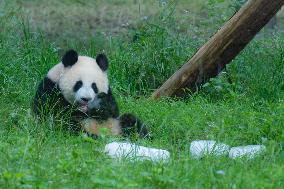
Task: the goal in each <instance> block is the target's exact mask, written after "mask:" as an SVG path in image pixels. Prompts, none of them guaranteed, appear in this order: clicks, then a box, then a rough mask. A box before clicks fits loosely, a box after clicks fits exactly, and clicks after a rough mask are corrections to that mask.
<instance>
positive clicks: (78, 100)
mask: <svg viewBox="0 0 284 189" xmlns="http://www.w3.org/2000/svg"><path fill="white" fill-rule="evenodd" d="M107 68H108V60H107V57H106V56H105V55H104V54H99V55H97V57H96V59H94V58H91V57H87V56H78V54H77V52H76V51H74V50H69V51H68V52H67V53H66V54H65V55H64V56H63V58H62V61H61V62H60V63H59V64H57V65H56V66H54V67H53V68H52V69H51V70H50V71H49V72H48V75H47V77H49V78H50V79H51V80H52V81H54V82H55V83H57V85H58V86H59V88H60V91H61V93H62V94H63V96H64V98H65V99H66V100H67V101H68V102H69V103H71V104H74V105H76V106H77V107H78V108H79V109H80V110H81V111H84V112H86V111H87V107H88V104H90V103H92V102H94V101H96V100H97V99H98V98H97V97H98V94H99V93H106V94H107V93H108V90H109V83H108V78H107V73H106V71H107Z"/></svg>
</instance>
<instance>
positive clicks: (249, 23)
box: [152, 0, 284, 99]
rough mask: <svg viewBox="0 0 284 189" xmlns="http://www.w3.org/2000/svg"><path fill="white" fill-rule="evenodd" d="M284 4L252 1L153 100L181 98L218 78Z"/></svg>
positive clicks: (273, 0)
mask: <svg viewBox="0 0 284 189" xmlns="http://www.w3.org/2000/svg"><path fill="white" fill-rule="evenodd" d="M283 4H284V0H249V1H248V2H247V3H246V4H245V5H244V6H243V7H242V8H241V9H240V10H239V11H238V12H237V13H236V14H235V15H234V16H233V17H232V18H231V19H230V20H229V21H228V22H227V23H226V24H225V25H224V26H223V27H222V28H221V29H220V30H219V31H218V32H217V33H216V34H215V35H214V36H213V37H212V38H211V39H210V40H209V41H208V42H207V43H206V44H205V45H203V46H202V47H201V48H200V49H199V50H198V51H197V53H196V54H195V55H194V56H193V57H192V58H191V59H190V60H189V61H188V62H187V63H186V64H184V65H183V66H182V67H181V68H180V69H179V70H178V71H176V72H175V73H174V74H173V75H172V76H171V77H170V78H169V79H168V80H167V81H166V82H165V83H164V84H163V85H162V86H161V87H160V88H159V89H157V90H156V91H155V92H154V93H153V94H152V98H154V99H157V98H159V97H161V96H181V95H182V94H184V92H185V90H184V89H189V90H191V91H195V90H196V89H197V87H199V86H200V85H202V84H203V83H204V82H206V81H208V79H210V78H212V77H215V76H216V75H218V73H220V72H221V70H222V69H224V68H225V66H226V64H228V63H230V61H231V60H232V59H233V58H235V57H236V56H237V55H238V54H239V52H240V51H241V50H242V49H243V48H244V47H245V46H246V45H247V44H248V43H249V42H250V41H251V40H252V39H253V37H254V36H255V35H256V34H257V33H258V32H259V31H260V30H261V28H263V27H264V26H265V25H266V24H267V23H268V21H269V20H270V19H271V18H272V17H273V16H274V15H275V14H276V13H277V12H278V10H280V8H281V7H282V5H283Z"/></svg>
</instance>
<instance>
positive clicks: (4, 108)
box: [0, 0, 284, 189]
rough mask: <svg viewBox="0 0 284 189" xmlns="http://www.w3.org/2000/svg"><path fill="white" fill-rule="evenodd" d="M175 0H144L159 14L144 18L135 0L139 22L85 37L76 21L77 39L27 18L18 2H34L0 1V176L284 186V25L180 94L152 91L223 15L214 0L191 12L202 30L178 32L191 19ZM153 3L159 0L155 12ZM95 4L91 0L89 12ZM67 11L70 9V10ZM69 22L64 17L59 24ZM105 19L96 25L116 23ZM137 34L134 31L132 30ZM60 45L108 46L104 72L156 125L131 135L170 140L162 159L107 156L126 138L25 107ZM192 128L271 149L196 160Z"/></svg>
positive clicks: (83, 183)
mask: <svg viewBox="0 0 284 189" xmlns="http://www.w3.org/2000/svg"><path fill="white" fill-rule="evenodd" d="M23 2H25V3H24V4H25V6H28V5H29V6H35V5H38V6H42V5H41V3H39V2H40V1H35V0H34V1H18V2H17V3H23ZM66 2H67V1H66ZM68 2H69V1H68ZM70 2H71V1H70ZM72 2H73V1H72ZM80 2H81V1H75V0H74V3H73V4H72V3H69V4H68V3H67V4H66V5H65V4H64V2H63V3H61V4H60V3H58V4H56V6H55V5H52V6H51V7H53V6H54V7H53V8H56V7H60V6H71V7H72V5H74V6H78V3H79V4H80ZM87 2H89V1H87ZM90 2H91V1H90ZM125 2H126V0H122V1H117V2H116V4H115V3H113V2H112V1H106V3H105V4H103V3H101V2H100V3H101V4H100V6H109V7H113V6H120V7H123V8H122V10H124V9H127V7H125V6H124V3H125ZM131 2H133V3H134V1H131ZM181 2H182V3H181V4H179V5H177V6H176V9H174V10H175V11H174V14H173V15H171V16H170V17H168V16H167V15H168V14H171V10H173V9H171V8H172V7H171V6H170V7H169V8H165V9H164V8H163V7H161V5H159V4H158V3H157V4H155V6H152V5H148V4H147V3H145V4H143V3H142V4H143V5H142V7H145V9H146V7H151V10H150V9H149V10H148V11H149V12H150V13H151V14H153V15H154V16H153V19H151V20H149V21H141V20H140V19H136V18H135V11H133V12H130V13H129V15H130V16H129V17H130V18H131V19H133V25H134V26H135V27H134V29H133V28H132V29H131V28H127V29H125V30H123V31H120V32H119V33H116V34H115V35H103V34H102V35H96V36H91V37H88V38H86V39H87V40H86V39H84V38H80V36H85V37H86V33H84V32H83V34H82V33H80V31H79V32H78V33H75V34H74V35H73V34H72V36H73V37H74V36H76V37H74V38H73V39H72V40H71V41H72V42H66V39H68V37H67V36H69V37H70V33H69V31H66V32H63V34H62V36H61V35H60V36H57V39H56V40H54V37H53V35H54V34H56V31H57V30H51V31H54V33H52V35H49V32H50V31H49V30H47V31H45V30H43V29H42V28H40V27H39V28H37V29H35V28H34V26H33V24H34V23H33V20H32V21H27V20H26V15H27V13H26V12H25V11H27V10H30V9H29V8H33V7H29V6H28V7H22V8H20V9H19V8H18V6H15V5H18V4H15V3H16V1H15V2H14V1H9V2H8V1H0V25H1V27H0V96H1V98H0V121H1V125H0V188H3V189H4V188H40V189H41V188H281V187H283V185H284V177H283V175H284V171H283V170H284V152H283V145H284V132H283V130H284V116H283V115H284V98H283V95H284V78H283V73H284V66H283V65H284V60H283V56H284V51H283V42H284V37H283V36H282V35H280V34H279V33H277V32H275V33H266V32H261V33H260V34H259V35H258V36H257V38H256V39H255V40H254V41H253V42H252V43H251V44H250V45H249V46H248V47H247V48H246V49H245V50H244V51H243V52H242V53H241V54H240V55H239V56H238V57H237V58H236V59H235V60H234V61H233V63H232V64H231V65H230V66H229V67H228V69H227V70H226V72H224V73H222V74H221V75H220V76H219V77H217V78H214V79H212V80H211V81H210V82H208V83H207V84H206V85H205V86H204V87H202V88H201V89H200V90H199V92H198V93H195V94H192V95H191V96H190V97H188V98H187V99H168V98H165V99H162V100H160V101H152V100H149V99H148V97H149V96H150V94H151V92H152V91H153V89H155V88H157V87H158V86H159V85H160V84H161V83H163V81H165V79H167V78H168V77H169V76H170V75H171V74H172V73H173V72H174V71H175V70H176V69H177V68H179V67H180V66H181V65H182V64H183V63H184V62H185V61H186V60H187V59H188V58H189V57H190V56H191V55H193V54H194V52H195V51H196V50H197V49H198V47H199V46H200V45H201V44H202V43H203V42H204V41H206V39H207V38H208V36H210V32H208V33H207V34H204V33H206V32H205V31H204V30H203V28H205V27H206V24H209V25H207V27H208V28H211V29H210V30H212V28H218V27H219V26H220V21H216V20H218V18H219V16H220V15H219V13H218V11H216V12H215V13H214V11H213V10H212V12H211V13H212V14H215V15H213V17H212V19H211V20H210V21H208V20H206V19H205V20H203V19H204V17H200V18H198V20H200V22H198V23H202V24H204V25H202V26H200V27H199V28H196V27H195V30H196V31H195V32H194V33H195V34H198V33H199V35H190V34H189V33H187V32H182V31H188V30H190V29H191V27H193V26H194V24H192V25H188V28H186V26H184V22H183V20H186V19H189V21H188V22H191V21H194V18H193V17H192V15H191V16H190V17H187V16H186V15H182V14H180V13H179V12H178V11H179V10H180V9H179V7H180V6H181V7H182V6H185V5H187V4H186V2H183V1H181ZM210 2H211V1H210ZM212 2H213V1H212ZM37 3H38V4H37ZM1 5H3V6H1ZM4 5H5V6H4ZM201 5H202V4H201ZM201 5H199V4H198V3H196V4H194V3H193V4H192V7H198V8H199V9H202V10H203V11H205V10H204V9H205V8H206V7H207V8H208V9H209V8H210V11H211V9H213V8H212V6H215V7H217V8H218V7H219V6H221V5H220V4H218V3H217V4H214V5H210V7H208V5H206V4H204V7H205V8H204V7H203V8H202V6H201ZM133 6H134V5H133ZM1 7H2V8H1ZM49 8H50V7H49ZM128 8H129V7H128ZM84 9H87V7H85V8H84ZM160 9H162V10H165V11H163V12H162V13H160V12H159V10H160ZM196 9H197V8H196ZM47 10H48V8H47ZM72 10H76V9H74V7H72ZM92 10H93V7H91V8H90V9H89V12H91V11H92ZM64 11H65V9H64ZM64 11H63V12H64ZM81 11H82V10H81ZM43 12H44V11H43ZM89 12H86V14H88V13H89ZM176 12H177V13H176ZM150 13H149V14H150ZM33 14H34V15H37V14H39V15H40V14H41V13H33ZM68 14H71V15H69V16H70V17H72V15H73V14H72V11H70V12H68ZM230 14H231V12H230V11H228V12H224V15H227V16H230ZM133 15H134V16H133ZM83 17H84V15H83ZM106 17H107V16H106ZM106 17H104V19H105V18H106ZM109 18H112V19H113V18H114V17H109ZM165 18H166V19H165ZM78 19H80V18H78ZM63 20H64V19H63ZM37 22H39V21H37ZM52 22H55V20H52ZM52 22H51V23H52ZM198 23H195V24H197V25H198ZM41 24H42V23H41ZM39 26H40V25H39ZM68 26H69V24H68V23H67V24H66V25H65V24H64V25H62V27H63V28H65V30H68ZM100 27H101V28H100V29H101V30H102V31H111V29H110V30H108V27H111V28H112V26H105V25H100ZM180 28H182V29H181V30H180ZM56 29H58V28H56ZM112 29H113V28H112ZM70 30H73V28H71V29H70ZM210 30H209V29H208V30H206V31H210ZM111 32H113V31H111ZM135 34H137V36H138V38H137V39H136V40H135V41H132V39H133V36H135ZM86 41H87V42H86ZM65 48H76V49H77V50H78V51H79V52H80V53H81V54H86V55H90V56H94V55H95V54H96V53H98V52H101V51H105V52H106V54H107V55H108V56H109V59H110V63H111V66H110V70H109V74H110V75H109V77H110V80H111V84H112V86H113V89H114V92H115V95H116V97H117V100H118V103H119V106H120V107H121V111H122V112H134V113H135V114H137V115H139V117H140V118H141V119H142V120H143V121H144V122H146V123H147V125H149V127H150V129H151V132H152V135H153V140H152V141H150V140H139V141H137V143H138V144H140V145H144V146H148V147H156V148H162V149H166V150H168V151H170V153H171V159H170V161H169V163H167V164H160V163H157V164H154V163H151V162H147V161H146V162H131V161H127V160H121V161H116V160H113V159H110V158H109V157H108V156H107V155H106V154H104V153H103V148H104V145H105V144H106V143H107V142H111V141H114V140H121V139H118V138H111V137H106V136H104V137H102V138H101V139H98V140H95V141H92V140H86V139H84V138H83V137H81V136H77V135H72V134H70V133H67V132H66V131H63V130H60V127H61V126H60V125H55V124H54V123H53V122H52V121H47V122H45V123H38V122H37V121H36V120H35V119H34V118H33V117H32V114H31V110H30V104H31V101H32V98H33V95H34V93H35V90H36V86H37V84H38V82H39V80H40V79H41V78H42V77H43V76H44V75H45V74H46V72H47V71H48V69H49V68H50V67H52V65H54V64H56V63H57V62H58V61H59V60H60V56H59V55H58V54H60V53H61V52H62V51H63V49H65ZM198 139H208V140H217V141H220V142H224V143H227V144H229V145H231V146H238V145H249V144H264V145H265V146H266V147H267V151H266V153H265V154H264V155H263V156H260V157H257V158H255V159H253V160H247V159H237V160H232V159H229V158H227V157H222V158H216V157H206V158H204V159H201V160H195V159H193V158H192V157H191V156H190V153H189V146H190V142H191V141H192V140H198ZM220 170H221V171H223V172H224V174H220Z"/></svg>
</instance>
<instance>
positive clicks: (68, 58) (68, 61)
mask: <svg viewBox="0 0 284 189" xmlns="http://www.w3.org/2000/svg"><path fill="white" fill-rule="evenodd" d="M77 61H78V53H77V52H76V51H74V50H72V49H71V50H69V51H67V52H66V53H65V55H64V56H63V57H62V63H63V65H64V66H65V67H68V66H73V65H74V64H75V63H76V62H77Z"/></svg>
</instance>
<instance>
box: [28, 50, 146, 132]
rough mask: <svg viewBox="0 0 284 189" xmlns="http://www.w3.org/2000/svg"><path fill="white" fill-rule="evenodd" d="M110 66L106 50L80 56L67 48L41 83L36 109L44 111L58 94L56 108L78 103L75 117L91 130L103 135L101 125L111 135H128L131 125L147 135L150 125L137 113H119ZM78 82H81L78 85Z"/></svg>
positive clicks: (36, 110)
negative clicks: (108, 69)
mask: <svg viewBox="0 0 284 189" xmlns="http://www.w3.org/2000/svg"><path fill="white" fill-rule="evenodd" d="M107 67H108V62H107V58H106V56H105V55H103V54H100V55H98V56H97V57H96V59H94V58H91V57H87V56H78V55H77V52H75V51H73V50H70V51H68V52H67V53H66V54H65V55H64V57H63V58H62V61H61V62H60V63H58V64H56V65H55V66H53V67H52V68H51V69H50V70H49V72H48V73H47V75H46V77H45V78H44V79H43V80H42V82H41V83H40V85H39V87H38V90H37V93H36V96H35V98H34V105H33V108H34V112H35V113H36V114H41V110H42V109H41V106H42V105H44V106H45V105H48V104H49V103H51V105H52V106H53V103H54V101H50V102H49V100H48V98H49V96H55V99H54V100H55V101H57V100H59V101H60V103H58V104H57V102H55V103H56V104H57V105H56V107H57V108H62V107H63V108H67V110H69V108H68V107H69V105H71V106H72V107H73V106H74V105H75V107H76V109H77V110H74V111H73V110H72V115H73V113H74V115H73V116H74V121H76V122H77V121H78V123H79V124H80V127H81V128H83V129H84V130H85V131H87V132H88V133H91V134H95V135H100V132H101V128H106V129H107V130H108V131H109V133H110V134H112V135H127V134H126V133H125V131H126V130H127V129H129V128H130V127H131V128H134V130H136V129H137V131H138V133H139V135H140V136H146V135H147V129H146V128H145V127H143V124H142V123H141V122H140V121H139V120H138V119H137V118H136V117H135V116H133V115H131V114H124V115H121V116H119V109H118V106H117V104H116V102H115V99H114V97H113V95H112V93H111V91H110V88H109V81H108V77H107V72H106V70H107ZM78 82H80V86H79V87H78V88H77V89H75V86H76V84H77V83H78ZM93 84H95V85H96V89H94V87H93V86H92V85H93ZM57 94H58V95H59V96H57ZM60 95H61V96H60ZM102 95H103V96H102ZM86 99H87V101H86ZM47 107H48V106H47ZM55 109H56V108H55ZM47 110H48V109H47ZM93 110H94V111H95V112H92V111H93ZM51 111H52V110H51ZM97 111H98V112H97ZM105 111H106V112H105ZM80 112H81V113H80ZM101 113H103V114H101ZM105 113H106V114H105ZM63 116H64V115H63ZM77 116H79V117H77ZM72 119H73V118H72ZM78 119H79V120H78ZM121 124H123V128H124V129H122V125H121ZM136 127H137V128H136ZM135 128H136V129H135ZM127 133H129V131H127Z"/></svg>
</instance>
